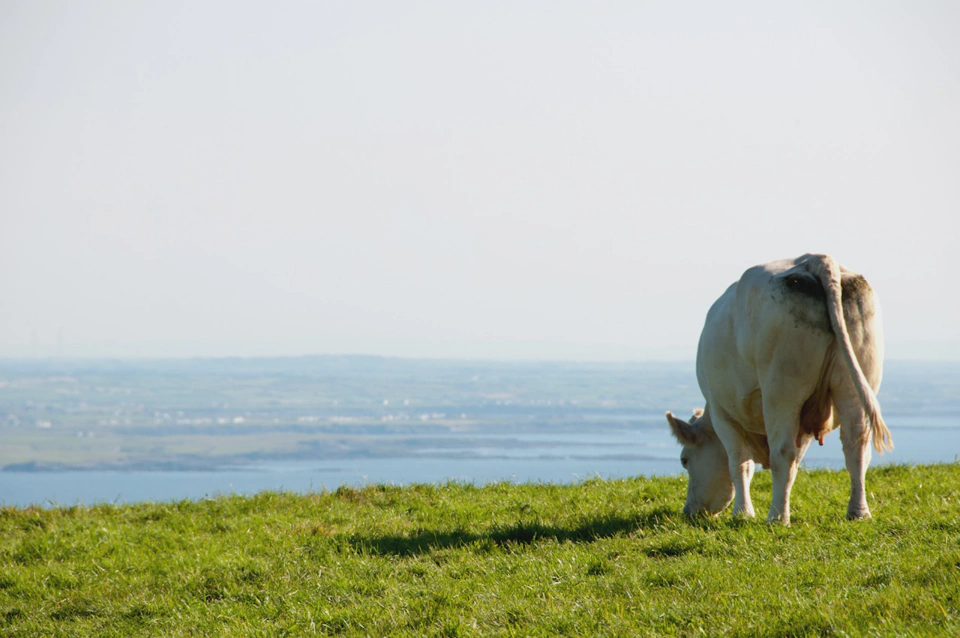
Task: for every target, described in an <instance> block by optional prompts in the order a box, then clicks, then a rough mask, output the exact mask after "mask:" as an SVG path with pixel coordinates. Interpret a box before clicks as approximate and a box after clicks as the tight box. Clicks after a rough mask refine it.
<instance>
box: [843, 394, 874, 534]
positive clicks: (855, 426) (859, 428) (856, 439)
mask: <svg viewBox="0 0 960 638" xmlns="http://www.w3.org/2000/svg"><path fill="white" fill-rule="evenodd" d="M865 422H866V417H865V415H864V414H863V409H862V408H861V407H860V406H859V404H858V405H856V406H852V407H850V408H848V409H846V410H841V413H840V441H841V442H842V443H843V458H844V460H845V461H846V464H847V472H849V473H850V502H849V503H848V504H847V518H848V519H855V518H869V517H870V508H869V507H867V489H866V486H865V479H866V475H867V467H868V466H869V465H870V458H871V456H872V454H871V452H870V429H869V427H868V426H867V425H866V423H865ZM848 424H849V425H848Z"/></svg>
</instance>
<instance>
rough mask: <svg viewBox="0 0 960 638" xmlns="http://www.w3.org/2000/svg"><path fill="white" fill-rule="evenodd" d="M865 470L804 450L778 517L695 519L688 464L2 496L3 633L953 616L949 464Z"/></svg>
mask: <svg viewBox="0 0 960 638" xmlns="http://www.w3.org/2000/svg"><path fill="white" fill-rule="evenodd" d="M867 481H868V483H867V485H868V490H869V498H870V504H871V507H872V509H873V513H874V516H875V518H874V519H873V520H867V521H856V522H848V521H846V520H844V518H843V517H844V513H845V511H846V499H847V495H848V492H847V490H848V485H849V479H848V477H847V475H846V473H845V472H829V471H801V473H800V475H799V477H798V479H797V483H796V486H795V488H794V491H793V497H792V504H793V509H794V524H793V526H792V527H790V528H782V527H768V526H767V525H766V524H764V523H763V522H759V521H743V520H731V519H730V517H729V513H728V514H727V515H724V516H721V517H720V518H717V519H698V520H695V521H690V520H688V519H686V518H685V517H683V516H682V514H681V513H680V510H681V507H682V503H683V498H684V490H685V480H684V479H683V478H652V479H650V478H640V479H630V480H618V481H602V480H594V481H589V482H586V483H582V484H577V485H566V486H558V485H550V484H543V485H536V484H526V485H511V484H506V483H500V484H493V485H489V486H486V487H475V486H469V485H458V484H448V485H442V486H426V485H415V486H410V487H405V488H401V487H385V486H376V485H374V486H370V487H367V488H364V489H359V490H358V489H350V488H342V489H339V490H337V491H334V492H323V493H317V494H309V495H300V496H298V495H293V494H279V493H262V494H260V495H258V496H255V497H249V498H244V497H223V498H217V499H213V500H204V501H200V502H189V501H183V502H177V503H163V504H136V505H127V506H109V505H103V506H96V507H92V508H83V507H71V508H62V509H52V510H40V509H16V508H4V509H0V633H2V634H3V635H8V636H85V635H89V636H129V635H155V636H160V635H163V636H197V635H209V636H215V635H355V636H368V635H374V636H377V635H402V636H425V635H437V636H481V635H503V636H530V635H535V636H554V635H570V636H585V635H611V636H613V635H621V636H634V635H664V636H674V635H683V636H699V635H730V636H845V635H849V636H875V635H883V636H904V635H957V634H958V633H960V465H957V464H947V465H935V466H919V467H910V466H887V467H882V468H877V469H874V470H871V471H870V473H869V474H868V478H867ZM754 494H755V499H756V501H757V503H758V506H761V508H762V505H763V504H764V503H765V502H769V498H770V483H769V473H766V472H764V473H760V474H759V475H758V476H757V478H756V479H755V489H754Z"/></svg>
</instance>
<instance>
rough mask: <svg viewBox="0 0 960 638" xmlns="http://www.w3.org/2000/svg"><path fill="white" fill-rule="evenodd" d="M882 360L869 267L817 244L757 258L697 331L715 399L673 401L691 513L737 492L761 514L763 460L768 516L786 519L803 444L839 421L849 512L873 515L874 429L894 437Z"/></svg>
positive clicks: (739, 500) (706, 389)
mask: <svg viewBox="0 0 960 638" xmlns="http://www.w3.org/2000/svg"><path fill="white" fill-rule="evenodd" d="M838 359H839V361H838ZM838 363H839V364H840V365H837V364H838ZM882 372H883V332H882V327H881V322H880V306H879V303H878V301H877V298H876V297H875V295H874V293H873V289H872V288H871V287H870V285H869V284H868V283H867V280H866V279H864V278H863V277H862V276H861V275H859V274H857V273H855V272H853V271H850V270H847V269H846V268H844V267H842V266H840V265H839V264H837V262H835V261H834V260H833V258H831V257H830V256H828V255H815V254H806V255H803V256H801V257H798V258H797V259H784V260H780V261H774V262H770V263H768V264H762V265H759V266H755V267H753V268H750V269H748V270H747V271H746V272H744V273H743V276H742V277H740V280H739V281H737V282H735V283H734V284H732V285H731V286H730V287H729V288H727V290H726V292H724V293H723V295H721V297H720V298H719V299H718V300H717V301H716V302H715V303H714V304H713V306H712V307H711V308H710V311H709V312H708V313H707V318H706V322H705V324H704V327H703V332H702V333H701V335H700V343H699V347H698V349H697V381H698V383H699V385H700V390H701V391H702V392H703V397H704V399H705V400H706V406H705V407H704V409H703V410H697V411H696V412H694V415H693V418H691V419H690V421H683V420H682V419H679V418H677V417H676V416H674V415H673V414H672V413H671V412H667V413H666V416H667V422H668V423H669V424H670V429H671V430H672V432H673V434H674V436H675V437H676V438H677V440H678V441H679V442H680V444H681V445H682V446H683V452H682V453H681V455H680V462H681V464H682V465H683V467H684V468H685V469H686V471H687V473H688V474H689V475H690V479H689V483H688V486H687V501H686V504H685V505H684V508H683V511H684V513H685V514H687V515H691V516H692V515H695V514H697V513H700V512H703V513H708V514H713V515H717V514H719V513H720V512H721V511H723V510H724V509H725V508H726V507H727V505H729V504H730V501H733V514H734V516H738V515H743V516H754V510H753V503H752V502H751V500H750V480H751V479H752V477H753V472H754V467H755V466H754V464H755V463H759V464H760V465H761V466H763V467H764V468H769V469H770V470H771V473H772V479H773V500H772V502H771V504H770V511H769V514H768V515H767V522H769V523H773V522H782V523H783V524H786V525H789V524H790V489H791V487H792V486H793V481H794V479H795V478H796V475H797V466H798V464H799V463H800V460H801V459H802V458H803V455H804V452H806V450H807V447H808V446H809V445H810V443H811V441H813V440H814V439H817V440H818V441H819V443H820V445H823V439H824V436H825V435H826V434H827V433H828V432H830V431H832V430H833V429H835V428H837V427H838V426H839V428H840V441H841V442H842V444H843V455H844V459H845V461H846V466H847V471H848V472H849V473H850V501H849V503H848V505H847V518H848V519H857V518H865V517H869V516H870V509H869V508H868V507H867V493H866V490H865V489H864V478H865V475H866V471H867V466H868V465H869V463H870V458H871V452H870V439H871V438H872V439H873V447H874V448H875V449H876V450H877V452H880V453H883V451H884V450H890V449H893V441H892V438H891V436H890V430H889V429H887V426H886V424H884V422H883V418H882V416H881V414H880V404H879V403H878V401H877V396H876V392H877V391H878V390H879V388H880V379H881V376H882Z"/></svg>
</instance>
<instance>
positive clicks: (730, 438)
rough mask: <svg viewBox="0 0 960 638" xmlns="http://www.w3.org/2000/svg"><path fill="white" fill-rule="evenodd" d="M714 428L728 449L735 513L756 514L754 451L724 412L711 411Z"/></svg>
mask: <svg viewBox="0 0 960 638" xmlns="http://www.w3.org/2000/svg"><path fill="white" fill-rule="evenodd" d="M710 417H711V420H712V421H713V429H714V430H715V431H716V433H717V436H718V437H720V442H721V443H723V447H724V449H726V451H727V459H728V461H729V464H730V478H731V480H733V489H734V497H733V515H734V516H738V515H740V516H751V517H752V516H754V511H753V501H752V500H750V481H751V480H752V479H753V470H754V466H753V451H752V450H751V449H750V446H749V445H748V444H747V442H746V440H744V438H743V434H742V430H741V428H740V426H739V425H737V424H735V423H733V422H732V421H730V420H728V419H727V417H725V416H724V415H722V414H718V413H717V412H713V411H712V412H711V414H710Z"/></svg>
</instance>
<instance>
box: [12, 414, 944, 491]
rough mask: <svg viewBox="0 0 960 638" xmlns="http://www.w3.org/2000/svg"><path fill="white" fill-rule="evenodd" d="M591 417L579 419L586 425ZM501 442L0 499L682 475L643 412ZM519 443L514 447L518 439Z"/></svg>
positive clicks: (938, 449)
mask: <svg viewBox="0 0 960 638" xmlns="http://www.w3.org/2000/svg"><path fill="white" fill-rule="evenodd" d="M886 420H887V424H888V426H889V427H890V430H891V431H892V432H893V437H894V441H895V443H896V449H895V450H894V451H893V452H892V453H887V454H884V455H883V456H879V455H876V454H875V455H874V459H873V465H877V464H882V463H946V462H954V461H956V459H957V455H958V454H960V415H954V414H947V415H943V414H938V415H929V416H924V415H920V416H918V415H916V414H904V415H897V414H895V413H891V414H887V415H886ZM588 427H589V425H587V426H585V429H586V428H588ZM510 439H511V440H512V441H513V443H514V444H513V445H505V444H504V437H503V436H502V435H497V436H495V437H493V436H491V437H490V445H488V446H485V445H484V444H483V443H481V444H480V445H472V446H471V447H469V448H466V447H464V448H459V449H458V448H456V447H452V448H450V447H443V448H425V449H422V450H420V451H419V456H417V457H415V458H410V457H404V458H354V459H349V460H333V461H320V460H318V461H289V462H275V463H265V464H262V465H256V466H244V467H242V468H241V467H234V468H229V467H227V468H222V469H220V470H219V471H210V472H183V471H175V472H136V471H133V472H103V471H83V472H0V501H2V502H3V503H4V504H6V505H17V506H25V505H29V504H40V505H44V506H51V505H56V504H59V505H73V504H75V503H78V502H82V503H86V504H93V503H98V502H111V503H113V502H118V503H124V502H126V503H130V502H136V501H169V500H176V499H184V498H188V499H199V498H203V497H209V496H214V495H217V494H250V493H256V492H259V491H262V490H291V491H295V492H307V491H317V490H322V489H325V488H326V489H335V488H336V487H338V486H340V485H344V484H347V485H364V484H367V483H392V484H409V483H435V482H443V481H448V480H455V481H466V482H472V483H477V484H482V483H488V482H493V481H504V480H505V481H512V482H530V481H533V482H536V481H543V482H556V483H569V482H576V481H581V480H584V479H587V478H590V477H594V476H601V477H605V478H618V477H628V476H636V475H647V476H651V475H666V474H679V473H680V472H681V471H682V470H681V467H680V462H679V453H680V448H679V446H677V445H676V443H675V442H674V441H673V439H672V438H671V436H670V435H669V433H668V430H667V426H666V423H663V424H662V425H661V424H659V423H658V422H654V421H651V420H650V419H649V418H644V419H641V420H637V419H631V418H624V419H623V425H622V427H614V428H611V427H609V426H608V427H605V428H604V430H603V431H602V432H594V433H591V432H589V431H584V432H579V433H568V432H565V433H551V432H549V431H538V432H531V433H518V434H516V435H514V436H512V437H510ZM517 444H519V445H517ZM804 465H806V466H807V467H829V468H842V467H844V465H843V453H842V451H841V447H840V439H839V436H838V434H837V433H836V432H834V433H832V434H831V435H830V436H829V437H828V438H827V441H826V445H825V446H824V447H822V448H821V447H819V446H817V445H816V443H814V445H813V446H811V448H810V450H809V452H808V453H807V456H806V458H805V459H804Z"/></svg>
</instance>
